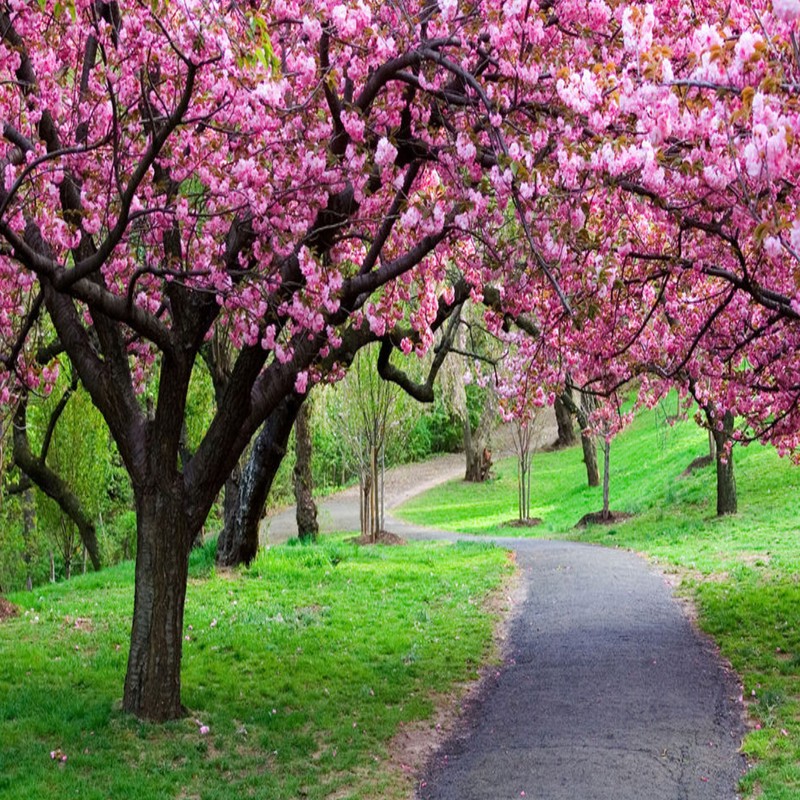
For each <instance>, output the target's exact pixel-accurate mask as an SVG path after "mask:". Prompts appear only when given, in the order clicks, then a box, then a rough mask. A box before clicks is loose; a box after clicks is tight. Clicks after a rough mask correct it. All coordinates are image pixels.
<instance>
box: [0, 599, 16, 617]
mask: <svg viewBox="0 0 800 800" xmlns="http://www.w3.org/2000/svg"><path fill="white" fill-rule="evenodd" d="M18 614H19V609H18V608H17V607H16V606H15V605H14V604H13V603H9V602H8V600H6V599H5V597H0V620H4V619H8V618H9V617H16V616H17V615H18Z"/></svg>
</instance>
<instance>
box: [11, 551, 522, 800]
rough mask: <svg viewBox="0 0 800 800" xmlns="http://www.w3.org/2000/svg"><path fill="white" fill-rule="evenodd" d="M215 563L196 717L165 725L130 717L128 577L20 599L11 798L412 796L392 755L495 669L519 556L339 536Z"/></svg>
mask: <svg viewBox="0 0 800 800" xmlns="http://www.w3.org/2000/svg"><path fill="white" fill-rule="evenodd" d="M213 554H214V545H213V543H211V544H210V545H208V546H207V547H206V548H205V549H204V550H202V551H199V552H195V553H194V554H193V556H192V559H193V561H192V568H191V574H192V577H191V579H190V585H189V590H188V596H187V604H186V620H185V630H184V634H185V641H184V656H183V673H182V678H183V701H184V703H185V705H186V706H187V709H188V711H187V716H186V718H185V719H183V720H181V721H179V722H174V723H170V724H167V725H151V724H146V723H142V722H139V721H137V720H136V719H134V718H132V717H130V716H129V715H126V714H123V713H122V712H121V711H120V702H119V701H120V697H121V693H122V684H123V679H124V674H125V665H126V659H127V649H128V639H129V635H130V617H131V610H132V604H133V565H132V564H124V565H120V566H118V567H115V568H112V569H108V570H104V571H103V572H100V573H97V574H90V575H86V576H83V577H79V578H75V579H73V580H72V581H70V582H69V583H61V584H57V585H53V586H47V587H40V588H37V589H36V590H35V591H34V592H32V593H18V594H16V595H13V596H11V597H10V600H12V601H13V602H14V603H16V604H17V605H18V606H19V607H20V608H21V609H22V613H21V615H20V616H19V617H16V618H11V619H7V620H5V621H3V622H2V623H0V798H3V800H12V799H13V800H16V798H19V799H20V800H22V798H36V800H48V799H49V798H59V800H61V799H62V798H73V797H74V798H81V800H101V799H102V800H107V798H133V797H135V798H137V800H156V798H157V799H158V800H163V799H164V798H180V799H181V800H190V798H202V800H217V799H220V800H221V799H222V798H225V799H226V800H228V799H229V798H232V797H237V798H238V797H241V798H259V799H260V800H288V798H310V799H312V800H313V799H316V800H324V799H326V798H328V799H329V798H337V800H346V799H347V798H376V797H381V798H396V797H407V796H408V794H409V793H410V792H409V780H410V778H409V777H408V776H407V775H405V773H403V772H402V770H400V769H399V768H398V766H397V765H394V766H392V765H391V764H390V763H389V762H387V757H388V748H389V744H390V741H391V739H392V737H393V736H394V735H395V734H396V733H397V732H398V730H399V729H400V727H401V726H402V725H403V724H404V723H408V722H414V721H418V720H426V719H428V718H430V716H431V714H432V710H433V704H434V700H435V698H436V697H437V696H439V695H442V694H444V693H448V692H453V691H456V689H454V687H457V686H458V685H459V684H460V683H461V682H463V681H466V680H469V679H471V678H474V677H475V676H476V670H477V669H478V667H479V665H480V664H482V663H484V662H485V661H487V660H488V659H491V658H492V652H491V641H492V629H493V622H494V619H493V617H492V615H491V614H489V613H487V612H486V610H485V608H484V601H485V599H486V598H487V597H488V596H489V595H490V594H491V593H492V592H493V591H495V590H497V589H498V587H499V586H500V585H501V582H502V580H503V578H504V576H507V575H508V574H509V573H510V572H511V570H512V565H511V563H510V562H509V560H508V556H507V554H506V553H505V552H504V551H502V550H500V549H497V548H494V547H491V546H488V545H483V544H480V543H475V544H467V545H455V546H452V545H442V544H435V543H424V544H422V543H421V544H410V545H408V546H406V547H394V548H385V547H378V548H358V547H356V546H355V545H352V544H347V543H345V542H344V541H343V540H342V537H331V538H330V539H328V538H327V537H326V541H324V543H322V544H319V545H316V546H299V545H297V546H282V547H276V548H272V549H270V550H267V551H264V552H262V553H261V554H260V555H259V556H258V558H257V559H256V561H255V563H254V564H253V565H252V566H251V567H250V568H249V569H247V570H245V571H242V572H233V573H226V574H216V573H215V571H214V568H213ZM430 724H431V725H432V724H433V723H432V722H431V723H430ZM201 726H207V728H208V730H207V731H206V730H205V728H202V729H201ZM64 758H65V760H62V759H64Z"/></svg>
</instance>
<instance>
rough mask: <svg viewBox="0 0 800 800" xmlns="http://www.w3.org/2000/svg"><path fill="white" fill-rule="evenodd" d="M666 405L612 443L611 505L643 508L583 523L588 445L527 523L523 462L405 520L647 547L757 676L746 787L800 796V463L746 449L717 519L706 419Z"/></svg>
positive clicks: (598, 496) (412, 508)
mask: <svg viewBox="0 0 800 800" xmlns="http://www.w3.org/2000/svg"><path fill="white" fill-rule="evenodd" d="M665 419H666V414H665V412H664V410H663V409H656V410H654V411H652V412H647V413H642V414H640V415H639V416H638V417H637V418H636V419H635V421H634V423H633V424H632V425H631V427H630V428H629V429H628V430H626V431H624V432H623V433H622V434H621V435H620V436H619V437H618V438H617V439H615V440H614V442H613V443H612V446H611V469H610V478H611V508H612V509H614V510H618V511H625V512H629V513H632V514H633V515H634V516H633V517H632V518H631V519H629V520H626V521H624V522H618V523H615V524H613V525H610V526H602V525H596V526H590V527H588V528H585V529H581V530H576V529H575V528H574V525H575V523H576V522H578V520H579V519H580V518H581V517H582V516H583V515H584V514H586V513H587V512H593V511H598V510H600V508H601V507H602V491H601V489H599V488H594V489H590V488H588V487H587V486H586V473H585V469H584V466H583V463H582V452H581V450H580V447H577V448H572V449H570V450H566V451H561V452H553V453H539V454H537V455H535V456H534V458H533V477H532V492H531V494H532V508H531V516H537V517H541V518H542V519H543V523H542V524H541V525H540V526H538V527H536V528H523V529H520V528H512V527H508V526H507V525H506V524H505V523H507V522H508V521H509V520H512V519H514V518H515V517H516V516H518V512H517V483H516V480H517V478H516V463H515V460H514V459H510V460H506V461H503V462H501V463H500V464H498V465H497V468H496V476H495V477H494V478H493V479H492V480H490V481H489V482H488V483H486V484H482V485H475V484H469V485H467V484H464V483H463V482H459V481H454V482H451V483H449V484H445V485H443V486H441V487H438V488H436V489H433V490H431V491H430V492H427V493H426V494H424V495H421V496H419V497H417V498H414V499H413V500H412V501H411V502H409V503H407V504H406V505H405V506H404V507H403V508H402V509H401V510H400V511H399V512H397V513H398V516H401V517H403V518H405V519H408V520H410V521H412V522H415V523H418V524H423V525H430V526H433V527H437V528H444V529H449V530H456V531H462V532H464V533H474V534H489V535H495V536H518V535H526V536H537V537H549V538H567V539H574V540H580V541H586V542H595V543H600V544H604V545H607V546H615V547H624V548H629V549H632V550H635V551H637V552H641V553H644V554H646V555H647V556H649V557H650V558H651V559H653V560H654V561H656V562H657V563H658V564H659V565H660V566H661V567H662V568H663V569H664V570H665V571H667V572H670V573H673V577H672V578H671V580H673V581H674V582H675V583H677V584H679V585H680V587H681V588H680V591H682V592H683V593H685V594H689V595H690V596H691V597H692V598H693V599H694V601H695V604H696V607H697V609H698V612H699V623H700V625H701V626H702V627H703V629H704V630H706V631H707V632H708V633H710V634H711V635H712V636H713V637H714V638H715V639H716V641H717V642H718V643H719V645H720V647H721V649H722V652H723V654H724V655H725V657H727V658H728V659H729V660H730V661H731V662H732V664H733V666H734V668H735V669H736V670H737V672H738V673H739V675H740V676H742V680H743V691H744V696H745V700H746V702H747V704H748V710H749V713H750V716H751V720H752V730H751V732H750V733H749V735H748V737H747V739H746V741H745V744H744V751H745V752H746V753H747V754H748V755H750V756H751V757H753V758H754V759H757V760H758V761H757V764H756V766H755V767H754V769H753V770H752V771H751V772H750V773H749V774H748V776H747V778H746V779H745V780H744V782H743V785H742V790H743V791H744V792H745V794H746V796H748V797H760V798H763V799H764V800H798V798H800V467H797V466H795V465H794V464H792V462H790V461H788V460H786V459H780V458H779V457H778V456H777V454H776V453H775V451H774V450H772V449H770V448H765V447H761V446H759V445H751V446H749V447H746V448H742V447H736V448H735V450H734V461H735V464H736V481H737V487H738V493H739V513H738V514H737V515H736V516H735V517H725V518H721V519H720V518H717V517H716V515H715V511H716V498H715V470H714V467H713V466H711V467H708V468H706V469H704V470H702V471H700V472H698V473H695V474H693V475H691V476H689V477H681V473H682V472H683V470H684V469H685V467H686V466H687V465H688V464H689V463H690V462H691V461H692V460H693V459H694V458H695V457H696V456H700V455H703V454H704V453H705V452H707V436H706V434H705V432H704V431H702V430H700V429H699V428H698V427H697V426H696V425H695V424H694V423H693V422H692V421H686V422H680V423H678V424H675V425H672V426H670V425H667V424H666V422H665Z"/></svg>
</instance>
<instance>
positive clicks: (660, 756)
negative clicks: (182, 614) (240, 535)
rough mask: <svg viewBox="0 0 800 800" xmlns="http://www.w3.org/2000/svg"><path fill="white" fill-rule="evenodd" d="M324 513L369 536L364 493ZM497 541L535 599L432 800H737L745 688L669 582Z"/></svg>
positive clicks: (440, 758)
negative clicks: (363, 522) (361, 523)
mask: <svg viewBox="0 0 800 800" xmlns="http://www.w3.org/2000/svg"><path fill="white" fill-rule="evenodd" d="M460 465H461V462H460V460H459V461H456V460H453V459H451V460H450V461H448V460H447V459H442V460H439V461H438V462H435V464H434V466H433V467H430V466H429V467H426V470H427V472H428V473H430V474H431V475H432V477H431V478H430V479H429V480H427V481H426V480H425V474H426V472H425V470H421V469H420V468H419V467H417V468H416V473H417V477H418V478H419V479H420V480H421V482H422V484H424V485H426V487H427V485H428V484H429V483H430V482H431V481H433V482H439V481H441V480H447V479H448V478H450V477H453V474H451V473H455V474H457V472H458V469H460V468H461V466H460ZM402 494H403V496H404V497H405V496H408V494H409V492H408V490H407V488H406V490H405V491H404V492H403V493H402ZM389 496H390V498H391V497H392V495H391V493H390V495H389ZM320 517H321V520H322V523H323V528H324V529H334V530H347V529H357V528H358V503H357V497H356V496H355V495H352V494H351V496H350V497H347V496H346V495H345V496H342V495H339V496H337V497H335V498H330V499H328V500H326V501H324V502H323V503H322V509H321V515H320ZM269 527H270V531H269V537H268V538H269V541H271V542H274V541H281V540H283V539H285V538H288V537H289V536H292V535H295V533H294V527H293V516H292V514H291V513H283V514H281V515H277V516H275V517H273V518H272V519H271V520H270V524H269ZM386 527H387V529H389V530H392V531H393V532H395V533H397V534H399V535H401V536H403V537H405V538H425V539H431V538H443V539H449V540H452V539H457V538H465V539H468V540H470V541H472V540H474V539H475V538H476V537H459V536H456V535H454V534H449V533H445V532H437V531H432V530H427V529H423V528H417V527H414V526H411V525H409V524H407V523H403V522H400V521H398V520H394V519H392V520H388V519H387V526H386ZM494 541H497V542H498V544H502V546H503V547H508V548H509V549H513V550H515V551H516V553H517V560H518V563H519V565H520V567H521V569H522V570H523V577H524V581H523V586H524V589H525V599H524V602H522V603H521V604H520V605H519V606H518V607H517V611H516V614H515V617H514V619H513V621H512V625H511V631H510V636H509V640H508V642H509V644H508V651H507V654H506V660H505V664H504V666H503V667H502V668H501V669H500V670H499V671H498V672H497V673H496V674H495V677H494V678H493V679H491V680H490V681H489V682H487V683H486V684H485V685H484V687H483V690H482V692H481V693H480V696H479V697H478V698H477V699H476V701H475V702H474V703H473V704H472V705H471V707H470V709H469V711H468V713H467V715H466V719H465V720H464V724H463V727H464V730H463V731H462V733H461V734H460V735H459V736H457V737H456V738H454V739H452V740H451V741H450V742H449V743H447V744H446V745H445V747H444V748H443V749H442V750H440V751H439V752H438V753H437V754H436V755H435V756H434V758H433V760H432V763H431V764H430V766H429V769H428V772H427V775H426V776H425V777H424V780H423V781H421V783H420V787H419V797H420V798H421V800H506V799H508V800H512V798H521V797H525V798H527V799H528V800H530V799H531V798H535V799H536V800H733V799H734V798H736V797H737V795H736V792H735V787H736V784H737V782H738V780H739V778H740V777H741V774H742V772H743V771H744V769H745V763H744V760H743V758H742V757H741V756H740V755H739V754H738V752H737V751H738V747H739V744H740V742H741V738H742V735H743V725H742V718H741V709H740V706H739V705H738V704H737V697H738V695H739V694H740V690H739V688H738V686H737V683H736V680H735V677H734V676H733V675H731V674H730V672H729V671H728V670H726V668H725V667H724V666H723V665H722V663H721V662H720V660H719V658H718V657H717V655H716V653H715V651H714V649H713V646H712V645H711V644H710V643H709V642H708V641H707V640H706V639H704V638H703V637H701V636H700V635H698V634H697V633H696V631H695V630H694V628H693V627H692V625H691V624H690V623H689V622H688V620H687V619H686V617H685V616H684V614H683V613H682V611H681V608H680V606H679V605H678V603H677V602H676V601H675V600H674V599H673V597H672V596H671V593H670V591H669V589H668V587H667V585H666V583H665V582H664V580H663V579H662V578H661V576H660V575H658V574H657V573H656V572H654V571H653V570H652V569H651V568H650V567H649V565H648V564H647V563H646V562H645V561H644V560H643V559H641V558H639V557H638V556H635V555H633V554H631V553H628V552H624V551H620V550H610V549H605V548H601V547H595V546H591V545H582V544H577V543H573V542H555V541H545V540H532V539H527V540H526V539H516V538H513V539H496V540H494Z"/></svg>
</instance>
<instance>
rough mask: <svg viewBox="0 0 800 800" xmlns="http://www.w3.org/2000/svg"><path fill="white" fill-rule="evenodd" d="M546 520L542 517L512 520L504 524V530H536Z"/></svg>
mask: <svg viewBox="0 0 800 800" xmlns="http://www.w3.org/2000/svg"><path fill="white" fill-rule="evenodd" d="M543 522H544V520H543V519H542V518H541V517H528V518H527V519H510V520H508V522H504V523H503V527H504V528H535V527H536V526H537V525H541V524H542V523H543Z"/></svg>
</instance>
